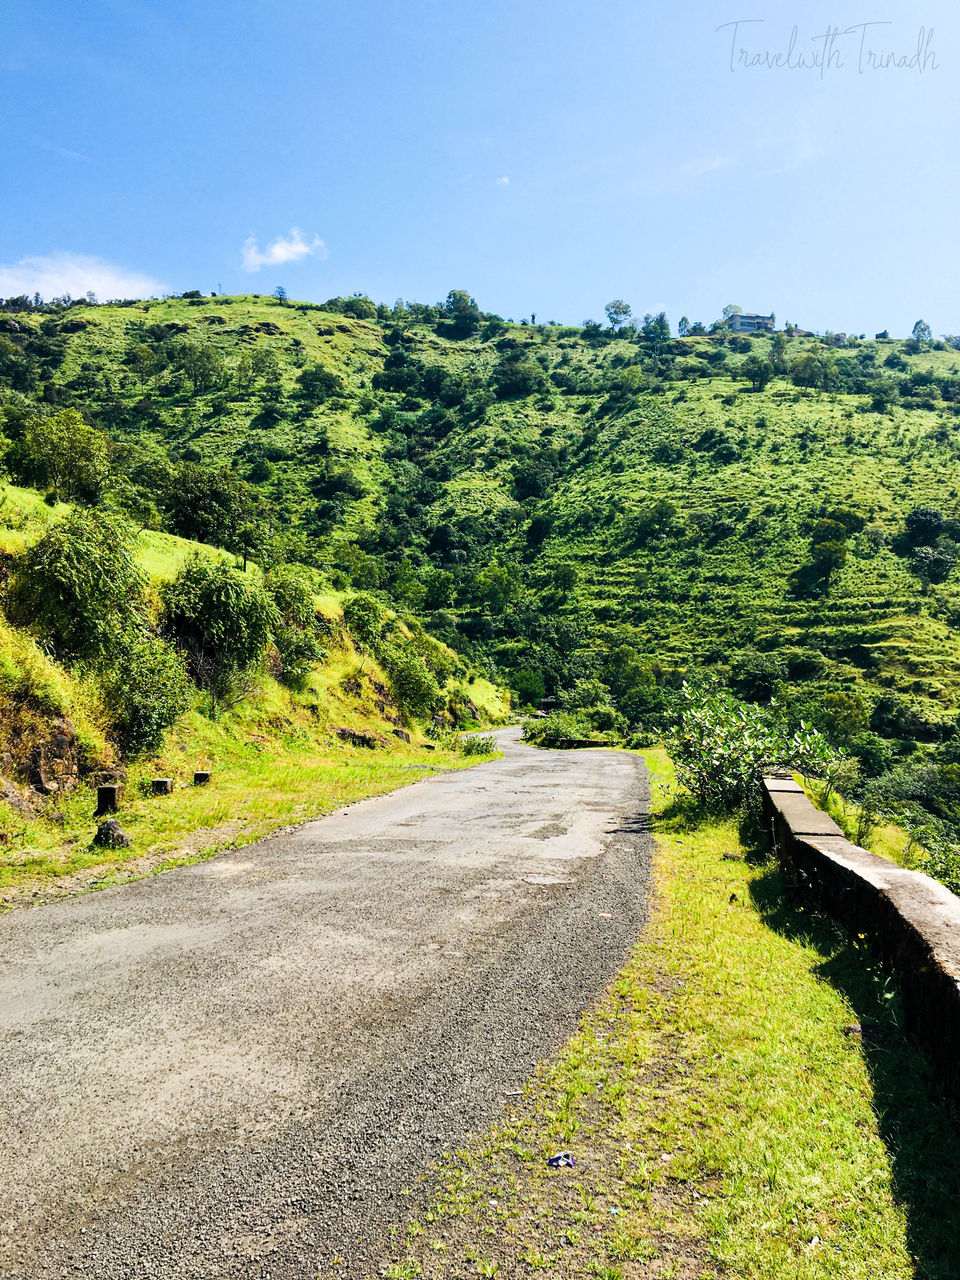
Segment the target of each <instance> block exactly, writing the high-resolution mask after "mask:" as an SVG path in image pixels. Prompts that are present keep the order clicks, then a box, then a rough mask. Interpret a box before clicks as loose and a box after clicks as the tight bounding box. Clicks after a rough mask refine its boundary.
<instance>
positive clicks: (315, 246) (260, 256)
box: [243, 227, 327, 271]
mask: <svg viewBox="0 0 960 1280" xmlns="http://www.w3.org/2000/svg"><path fill="white" fill-rule="evenodd" d="M314 256H316V257H318V258H325V257H326V256H327V246H326V245H325V244H324V243H323V241H322V240H321V239H320V237H319V236H314V237H313V239H312V240H309V241H307V240H304V238H303V232H302V231H301V230H300V228H299V227H291V228H290V234H289V235H288V236H277V238H276V240H274V241H272V242H271V243H270V244H268V245H267V247H266V248H265V249H261V248H260V245H259V244H258V242H257V237H256V236H248V237H247V238H246V240H245V241H244V242H243V269H244V271H259V270H260V268H261V267H279V266H283V264H284V263H286V262H299V261H300V259H301V258H310V257H314Z"/></svg>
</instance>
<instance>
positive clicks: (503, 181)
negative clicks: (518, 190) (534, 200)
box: [497, 177, 510, 187]
mask: <svg viewBox="0 0 960 1280" xmlns="http://www.w3.org/2000/svg"><path fill="white" fill-rule="evenodd" d="M509 185H510V179H509V178H507V177H503V178H498V179H497V186H498V187H509Z"/></svg>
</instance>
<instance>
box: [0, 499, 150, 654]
mask: <svg viewBox="0 0 960 1280" xmlns="http://www.w3.org/2000/svg"><path fill="white" fill-rule="evenodd" d="M143 590H144V580H143V577H142V575H141V574H140V571H139V570H138V569H137V566H136V564H135V563H134V560H133V530H132V528H131V527H130V525H129V524H128V523H127V522H126V521H125V520H123V519H122V518H120V517H118V516H116V515H113V514H111V513H109V512H104V511H83V510H77V511H74V512H72V513H71V514H70V515H68V516H66V517H65V518H64V519H63V520H57V521H55V522H54V523H53V524H51V525H50V526H49V528H48V529H47V530H46V532H45V533H44V534H43V535H42V536H41V537H40V538H39V539H38V540H37V541H36V542H35V543H34V544H33V546H31V547H29V548H28V549H27V550H26V551H25V552H24V553H23V555H22V556H21V557H20V558H19V560H18V562H17V564H16V567H15V569H14V574H13V581H12V583H11V586H10V590H9V593H8V597H7V613H8V615H9V616H10V618H11V620H12V621H14V622H16V623H19V624H20V625H22V626H28V627H30V628H31V629H32V630H33V631H35V632H36V634H37V635H38V636H40V638H41V639H43V640H44V641H46V642H47V643H48V644H50V645H51V646H52V648H53V649H54V651H55V652H56V653H57V655H58V656H59V657H61V658H64V659H67V660H83V661H88V662H98V661H101V660H103V659H105V658H108V657H109V656H110V655H111V654H112V653H114V652H116V650H117V648H118V647H119V646H120V645H122V644H123V643H124V641H125V639H126V638H127V637H128V636H129V634H130V633H131V632H132V631H134V630H136V629H137V628H138V627H141V626H142V625H143V620H144V600H143Z"/></svg>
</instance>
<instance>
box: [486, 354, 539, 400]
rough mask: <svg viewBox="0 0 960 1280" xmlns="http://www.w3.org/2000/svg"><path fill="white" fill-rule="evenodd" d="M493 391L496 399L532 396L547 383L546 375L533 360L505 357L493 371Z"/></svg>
mask: <svg viewBox="0 0 960 1280" xmlns="http://www.w3.org/2000/svg"><path fill="white" fill-rule="evenodd" d="M492 382H493V393H494V395H495V396H496V397H497V399H498V400H511V399H514V398H515V397H519V396H532V395H533V394H534V393H535V392H537V391H542V390H543V388H544V387H545V386H546V385H547V375H546V373H545V372H544V371H543V369H542V368H541V366H540V365H539V364H537V363H536V362H535V361H533V360H524V359H516V358H507V359H504V360H501V361H500V363H499V364H498V365H497V367H496V369H494V371H493V376H492Z"/></svg>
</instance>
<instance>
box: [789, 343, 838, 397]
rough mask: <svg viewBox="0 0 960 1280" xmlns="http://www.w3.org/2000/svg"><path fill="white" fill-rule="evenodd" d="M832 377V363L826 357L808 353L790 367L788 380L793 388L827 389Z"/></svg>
mask: <svg viewBox="0 0 960 1280" xmlns="http://www.w3.org/2000/svg"><path fill="white" fill-rule="evenodd" d="M833 376H834V363H833V360H832V359H831V357H830V356H828V355H816V354H815V353H814V352H812V351H809V352H807V354H806V355H802V356H800V357H799V358H798V359H796V360H794V362H793V364H791V366H790V380H791V382H792V383H793V385H794V386H795V387H818V388H828V387H829V386H830V383H831V382H832V380H833Z"/></svg>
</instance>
